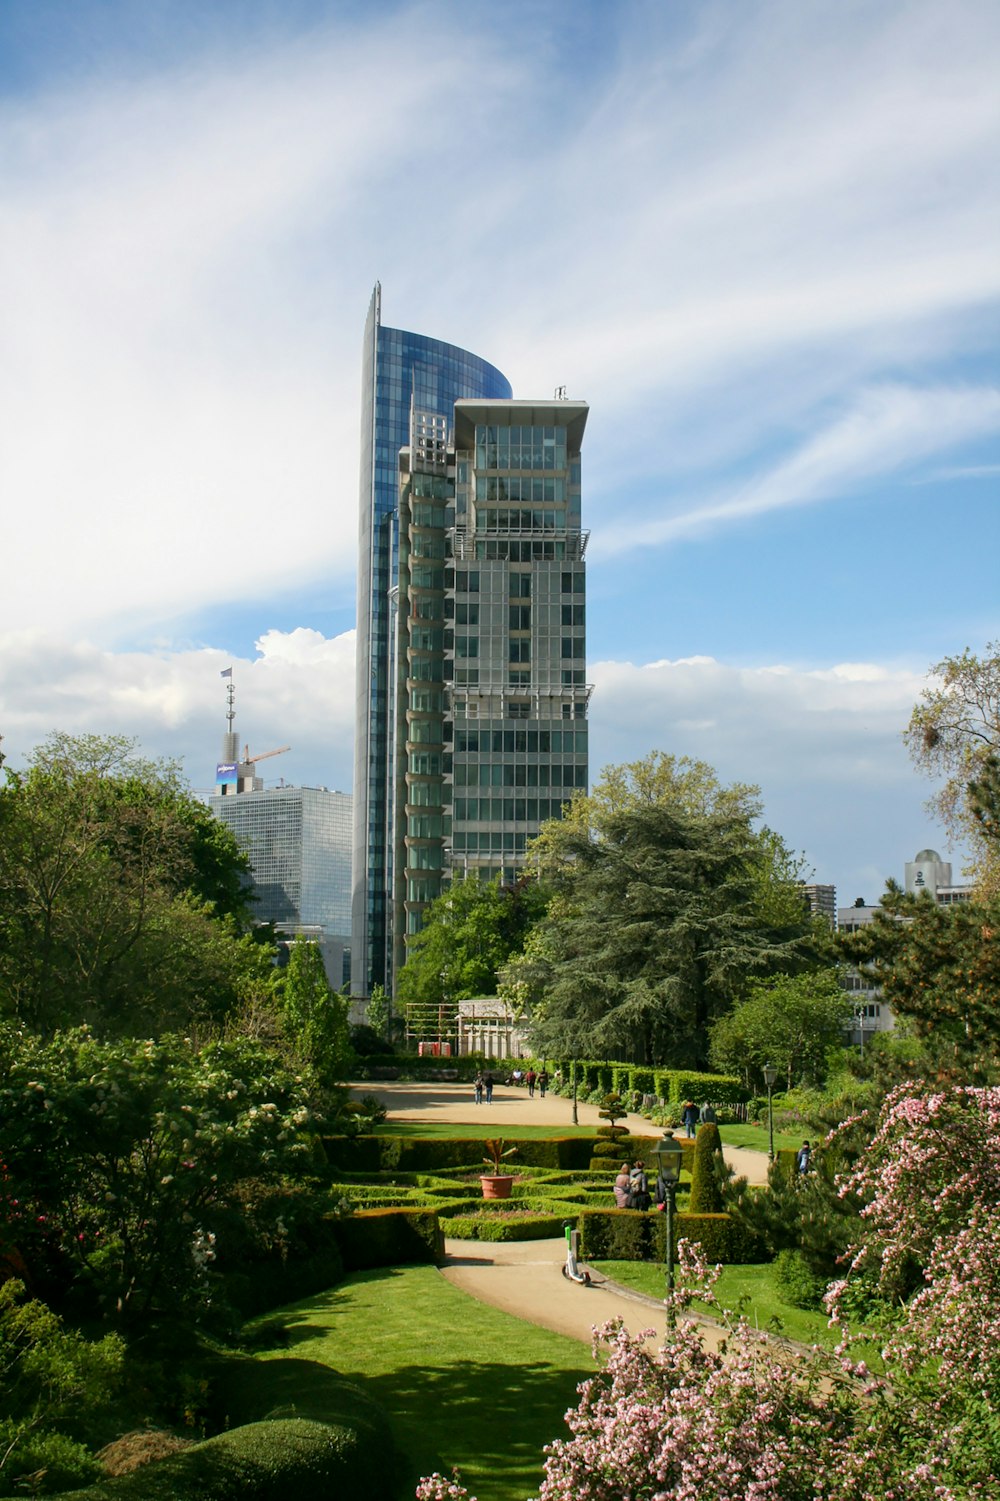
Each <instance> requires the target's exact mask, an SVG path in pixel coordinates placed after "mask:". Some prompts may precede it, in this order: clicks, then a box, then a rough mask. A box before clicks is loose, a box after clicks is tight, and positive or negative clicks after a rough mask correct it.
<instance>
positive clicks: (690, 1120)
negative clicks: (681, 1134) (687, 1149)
mask: <svg viewBox="0 0 1000 1501" xmlns="http://www.w3.org/2000/svg"><path fill="white" fill-rule="evenodd" d="M681 1125H682V1126H683V1127H684V1130H685V1131H686V1133H687V1135H688V1136H689V1137H690V1136H693V1135H694V1134H695V1131H696V1130H697V1128H698V1106H697V1105H696V1104H695V1102H694V1100H688V1101H687V1102H686V1104H685V1106H684V1109H683V1110H682V1111H681Z"/></svg>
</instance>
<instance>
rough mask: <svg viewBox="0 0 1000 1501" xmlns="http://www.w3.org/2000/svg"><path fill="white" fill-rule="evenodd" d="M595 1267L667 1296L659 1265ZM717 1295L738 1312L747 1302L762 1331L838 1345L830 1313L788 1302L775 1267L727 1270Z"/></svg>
mask: <svg viewBox="0 0 1000 1501" xmlns="http://www.w3.org/2000/svg"><path fill="white" fill-rule="evenodd" d="M593 1265H594V1267H595V1268H596V1270H597V1271H599V1272H600V1273H601V1275H602V1276H605V1277H608V1278H609V1279H610V1280H611V1281H612V1282H620V1283H621V1284H622V1286H623V1287H631V1288H634V1289H635V1291H636V1292H640V1293H647V1294H648V1295H649V1296H650V1297H654V1298H662V1297H663V1295H664V1289H665V1281H664V1269H663V1267H662V1266H661V1265H660V1264H659V1263H658V1262H649V1261H598V1262H594V1263H593ZM715 1296H716V1297H717V1298H718V1300H719V1302H720V1303H721V1305H722V1306H723V1308H726V1309H729V1310H731V1311H732V1312H734V1313H735V1312H736V1311H737V1309H738V1305H739V1303H740V1300H741V1299H745V1300H746V1302H745V1304H744V1306H743V1308H742V1312H743V1313H745V1314H746V1317H747V1318H748V1319H749V1321H750V1323H751V1324H756V1325H757V1327H758V1328H760V1329H765V1330H766V1329H770V1328H772V1327H773V1328H775V1332H776V1333H778V1334H783V1335H784V1336H785V1338H786V1339H794V1340H798V1341H799V1343H801V1344H804V1345H825V1346H827V1348H830V1349H832V1347H833V1345H834V1344H835V1343H836V1338H835V1336H834V1335H833V1333H832V1332H831V1330H830V1329H828V1328H827V1321H826V1314H824V1313H813V1312H812V1311H811V1310H809V1309H805V1308H796V1307H795V1306H794V1304H792V1303H786V1302H785V1300H784V1298H783V1297H782V1295H781V1293H780V1292H779V1291H778V1288H777V1287H776V1286H775V1281H774V1267H773V1265H771V1264H765V1265H763V1266H745V1265H736V1266H726V1267H723V1269H722V1275H721V1276H720V1278H719V1280H718V1282H717V1283H716V1284H715ZM695 1307H696V1308H702V1309H703V1310H704V1311H705V1312H706V1313H708V1314H711V1312H712V1310H711V1308H709V1307H708V1306H707V1305H705V1304H701V1303H699V1304H695ZM772 1320H775V1321H777V1323H776V1325H773V1324H772Z"/></svg>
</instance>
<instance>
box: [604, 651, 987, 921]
mask: <svg viewBox="0 0 1000 1501" xmlns="http://www.w3.org/2000/svg"><path fill="white" fill-rule="evenodd" d="M588 675H589V676H590V678H591V679H592V680H593V682H594V685H595V692H594V697H593V701H592V704H591V779H592V780H593V779H594V778H596V776H597V775H598V774H599V772H600V769H601V767H602V766H605V765H609V764H617V763H619V762H623V761H634V760H638V759H640V758H641V757H642V756H644V755H646V754H648V752H649V751H651V750H663V751H667V752H669V753H671V754H673V755H687V756H692V757H696V758H700V759H701V760H704V761H707V762H708V763H709V764H710V765H712V766H714V767H715V768H716V770H717V771H718V773H719V775H720V777H721V778H722V780H723V781H725V782H736V781H741V782H751V783H755V784H757V785H759V786H760V787H761V789H762V794H763V800H764V814H765V818H766V820H767V822H768V823H770V824H771V825H772V827H774V828H776V829H777V830H778V831H779V832H780V833H781V834H782V835H783V836H784V838H785V839H786V840H787V841H788V843H789V844H790V845H791V846H792V847H793V848H794V849H797V850H802V851H804V852H805V854H806V856H807V859H808V861H809V863H810V865H811V866H812V867H814V868H815V870H816V872H817V879H819V880H824V881H833V882H835V883H836V884H837V885H838V887H839V889H840V890H841V893H842V896H844V897H845V905H846V902H847V901H853V899H854V897H855V896H857V895H858V894H859V892H862V891H863V892H864V893H865V894H866V895H870V896H871V897H872V899H874V897H875V896H876V895H877V894H878V892H879V891H880V890H881V887H882V885H883V884H884V882H885V880H886V879H887V878H888V877H889V876H895V877H897V879H898V878H899V877H900V876H901V874H902V867H903V864H904V862H905V861H906V860H908V859H910V858H911V857H912V854H913V851H914V850H916V849H919V848H920V847H921V844H928V843H929V844H936V845H937V846H938V848H940V849H943V848H944V847H945V844H946V841H945V836H944V834H943V832H942V831H941V830H940V828H936V827H935V826H933V825H932V824H931V823H930V822H929V820H928V817H927V814H926V812H925V810H924V806H923V804H924V801H925V799H926V798H927V796H928V793H929V791H930V789H929V787H928V785H927V784H926V783H925V782H923V781H922V780H921V779H920V778H919V777H918V776H917V775H916V773H915V772H914V770H913V768H912V767H911V766H910V764H909V760H908V758H907V754H906V751H905V748H904V746H903V743H902V739H901V731H902V730H903V728H904V727H905V725H906V723H907V721H908V719H909V716H910V710H911V709H912V707H913V704H914V703H915V702H916V700H917V698H918V697H919V694H920V691H921V689H922V688H923V686H924V683H925V678H924V675H923V673H922V672H918V671H916V670H914V669H913V668H911V667H908V666H905V665H899V666H885V665H881V664H878V663H872V662H867V663H839V664H836V665H833V666H830V667H823V668H807V667H802V666H794V665H788V664H767V665H758V666H752V667H739V666H732V665H728V664H726V663H724V662H718V661H715V660H713V659H712V658H707V657H693V658H688V659H686V660H678V661H666V660H664V661H658V662H652V663H649V664H648V665H645V666H642V665H638V664H636V663H631V662H598V663H592V664H591V665H590V667H589V671H588ZM960 864H961V856H958V857H956V868H958V866H959V865H960ZM873 869H874V870H876V871H877V872H878V875H879V879H878V882H877V883H875V882H873V880H872V870H873ZM855 888H857V889H855ZM848 893H849V894H848Z"/></svg>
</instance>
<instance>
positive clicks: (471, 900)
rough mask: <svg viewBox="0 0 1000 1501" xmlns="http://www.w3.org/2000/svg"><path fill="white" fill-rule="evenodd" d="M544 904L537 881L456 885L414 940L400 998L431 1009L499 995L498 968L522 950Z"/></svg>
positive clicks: (427, 917)
mask: <svg viewBox="0 0 1000 1501" xmlns="http://www.w3.org/2000/svg"><path fill="white" fill-rule="evenodd" d="M543 906H544V897H543V895H542V893H541V891H540V890H539V887H538V885H537V883H536V882H535V881H532V880H529V879H523V880H521V881H519V882H518V883H517V884H516V885H515V886H504V885H502V884H501V882H500V881H499V879H497V880H495V881H480V880H479V879H478V878H477V877H476V876H470V877H468V878H467V879H465V880H462V881H453V882H452V884H451V885H450V886H449V887H448V889H447V890H446V891H444V892H442V894H441V896H439V897H437V899H436V900H435V901H433V902H432V903H431V904H430V906H429V908H428V909H427V912H426V914H425V917H424V926H423V928H422V929H421V931H420V932H419V933H416V934H414V936H413V937H412V938H411V939H410V940H409V943H408V945H407V960H406V963H405V964H404V965H403V968H402V969H401V970H400V972H399V979H398V983H397V994H398V996H399V998H400V999H401V1000H402V1001H404V1002H407V1003H410V1004H413V1003H417V1004H424V1005H426V1004H439V1003H440V1002H442V1001H444V1000H448V1001H459V1000H466V999H468V998H470V997H472V996H487V995H495V994H496V989H497V971H498V969H499V968H500V966H501V965H502V964H503V963H504V962H505V961H506V960H507V959H508V958H509V957H510V955H511V954H513V953H517V952H519V950H520V949H521V947H522V945H523V943H524V939H525V935H526V934H527V932H528V930H529V928H530V927H531V925H532V923H533V922H534V921H535V920H536V919H537V918H538V916H539V915H540V914H541V911H542V909H543Z"/></svg>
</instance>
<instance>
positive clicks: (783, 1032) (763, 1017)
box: [709, 970, 853, 1090]
mask: <svg viewBox="0 0 1000 1501" xmlns="http://www.w3.org/2000/svg"><path fill="white" fill-rule="evenodd" d="M852 1011H853V1003H852V1001H851V997H850V996H849V994H848V993H847V991H845V990H844V989H843V987H842V986H841V984H840V980H839V978H838V976H837V973H836V971H835V970H814V971H812V972H811V973H808V974H800V975H776V976H773V977H771V978H769V979H766V980H755V981H754V982H753V983H752V984H751V986H750V991H749V994H748V996H747V998H746V999H745V1000H743V1001H738V1002H737V1004H736V1005H735V1006H734V1007H733V1009H732V1011H730V1012H728V1013H727V1015H725V1016H722V1017H720V1018H719V1020H718V1021H716V1022H714V1023H713V1025H712V1029H711V1041H710V1045H709V1053H710V1056H711V1060H712V1063H713V1064H714V1065H715V1067H716V1068H718V1069H719V1071H720V1073H735V1074H743V1076H744V1078H745V1079H746V1081H747V1084H748V1085H749V1086H751V1087H753V1088H754V1089H757V1090H759V1089H761V1088H763V1078H764V1075H763V1069H764V1066H765V1064H768V1063H770V1064H773V1065H774V1067H775V1068H777V1069H778V1070H779V1072H780V1073H781V1074H783V1075H784V1078H785V1082H786V1085H787V1087H788V1088H789V1089H791V1088H792V1085H793V1084H794V1083H795V1082H796V1080H798V1081H799V1082H800V1083H819V1082H821V1081H822V1079H823V1078H824V1076H825V1072H826V1056H827V1052H828V1050H829V1049H830V1048H831V1047H835V1046H836V1044H837V1043H839V1042H840V1041H841V1040H842V1038H843V1035H844V1030H845V1028H846V1027H847V1026H849V1024H850V1019H851V1014H852Z"/></svg>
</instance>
